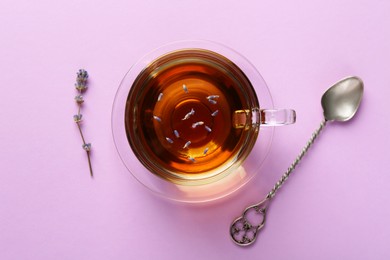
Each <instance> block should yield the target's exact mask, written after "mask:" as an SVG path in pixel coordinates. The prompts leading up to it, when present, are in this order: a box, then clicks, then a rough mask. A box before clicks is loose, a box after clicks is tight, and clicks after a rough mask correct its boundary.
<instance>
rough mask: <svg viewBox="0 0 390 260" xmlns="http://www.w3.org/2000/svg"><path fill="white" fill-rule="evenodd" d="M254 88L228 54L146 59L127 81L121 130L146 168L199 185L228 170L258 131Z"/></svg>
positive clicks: (182, 53) (199, 52) (186, 52)
mask: <svg viewBox="0 0 390 260" xmlns="http://www.w3.org/2000/svg"><path fill="white" fill-rule="evenodd" d="M259 111H260V109H259V103H258V99H257V96H256V92H255V90H254V88H253V86H252V84H251V82H250V81H249V79H248V77H247V76H246V75H245V74H244V72H243V71H242V70H241V69H240V68H239V67H238V66H237V65H236V64H235V63H233V62H232V61H230V60H229V59H228V58H226V57H224V56H223V55H221V54H218V53H216V52H213V51H210V50H205V49H196V48H194V49H182V50H177V51H172V52H169V53H167V54H164V55H162V56H160V57H158V58H157V59H155V60H153V61H152V62H151V63H149V64H148V65H147V66H146V67H145V68H144V69H143V70H142V71H141V72H140V73H139V75H138V76H137V77H136V79H135V80H134V83H133V84H132V86H131V89H130V91H129V94H128V96H127V100H126V107H125V131H126V136H127V140H128V142H129V144H130V146H131V149H132V151H133V152H134V155H135V156H136V157H137V158H138V160H139V161H140V162H141V163H142V164H143V166H144V167H146V168H147V169H148V170H149V171H150V172H151V173H153V174H155V175H156V176H158V177H161V178H163V179H165V180H167V181H169V182H172V183H175V184H179V185H204V184H209V183H213V182H215V181H218V180H219V179H221V178H223V177H225V176H227V175H228V174H230V173H231V172H232V171H234V170H235V169H236V168H237V167H238V166H240V165H241V163H242V162H243V161H244V160H245V159H246V158H247V156H248V155H249V153H250V152H251V150H252V148H253V146H254V144H255V143H256V139H257V137H258V133H259V130H260V123H261V119H262V117H261V113H260V112H259Z"/></svg>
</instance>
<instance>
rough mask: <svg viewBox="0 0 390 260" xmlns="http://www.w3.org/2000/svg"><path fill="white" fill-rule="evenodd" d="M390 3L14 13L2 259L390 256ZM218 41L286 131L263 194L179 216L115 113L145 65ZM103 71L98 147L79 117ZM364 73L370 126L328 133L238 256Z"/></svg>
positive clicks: (1, 139) (4, 117)
mask: <svg viewBox="0 0 390 260" xmlns="http://www.w3.org/2000/svg"><path fill="white" fill-rule="evenodd" d="M389 13H390V2H389V1H379V0H377V1H369V0H367V1H363V0H359V1H357V0H350V1H319V0H318V1H317V0H315V1H312V0H310V1H309V0H307V1H304V0H299V1H285V2H283V3H281V2H279V1H236V0H234V1H230V0H229V1H226V0H218V1H210V0H207V1H206V0H196V1H195V0H194V1H123V0H122V1H111V2H109V1H106V2H104V1H71V0H66V1H65V0H62V1H44V0H38V1H8V0H2V1H1V2H0V71H1V74H0V75H1V76H0V87H1V90H2V93H1V101H0V119H1V126H0V144H1V146H0V147H1V148H0V149H1V153H0V259H2V260H8V259H163V258H165V259H259V258H262V259H389V258H390V249H389V243H390V225H389V217H390V209H389V205H390V203H389V202H390V201H389V198H390V189H389V183H390V174H389V173H390V172H389V169H390V158H389V147H390V138H389V137H388V133H389V130H390V123H389V115H388V113H389V112H388V111H387V110H386V107H387V106H386V105H387V104H388V102H389V101H388V100H389V98H390V86H389V80H388V75H389V71H390V70H389V69H390V29H389V24H390V18H389V17H390V16H389ZM183 39H208V40H214V41H217V42H221V43H224V44H226V45H228V46H230V47H232V48H233V49H235V50H237V51H238V52H240V53H242V54H243V55H244V56H246V57H247V58H248V59H249V60H250V61H251V62H252V63H253V64H254V65H255V66H256V67H257V68H258V69H259V71H260V72H261V73H262V75H263V76H264V78H265V80H266V81H267V83H268V86H269V88H270V89H271V92H272V94H273V98H274V103H275V106H276V107H292V108H295V109H296V111H297V114H298V121H297V123H296V124H295V125H293V126H289V127H283V128H278V129H276V131H275V137H274V143H273V146H272V148H271V151H270V154H269V156H268V158H267V160H266V162H265V164H264V166H263V168H262V169H261V174H259V175H258V176H257V177H256V178H255V179H254V181H253V182H251V183H250V184H249V185H248V186H246V187H245V188H244V189H243V190H242V191H241V192H239V193H237V194H235V195H234V196H232V197H229V198H227V199H225V200H223V201H219V202H216V203H214V204H212V205H201V206H189V205H178V204H174V203H170V202H168V201H165V200H162V199H160V198H158V197H155V196H154V195H153V194H150V193H149V192H147V190H146V189H145V188H144V187H142V185H140V184H139V183H138V182H137V181H136V180H135V179H134V178H133V177H132V176H131V175H130V173H128V171H127V170H126V168H125V167H124V165H123V164H122V162H121V160H120V158H119V156H118V155H117V152H116V150H115V146H114V143H113V139H112V136H111V126H110V119H111V115H110V113H111V106H112V102H113V99H114V95H115V92H116V89H117V87H118V85H119V83H120V81H121V79H122V78H123V76H124V74H125V73H126V72H127V70H128V69H129V68H130V66H131V65H132V64H133V63H134V62H136V60H138V59H139V58H140V57H141V56H142V55H143V54H145V53H147V52H149V51H150V50H152V49H154V48H156V47H158V46H160V45H162V44H165V43H167V42H171V41H175V40H183ZM79 68H85V69H87V70H88V72H89V73H90V76H91V78H90V88H89V89H88V92H87V93H86V94H85V99H86V103H85V107H84V113H83V114H84V118H85V124H84V128H85V135H86V138H87V140H88V141H90V142H92V146H93V156H92V164H93V167H94V171H95V177H94V178H93V179H91V178H90V177H89V173H88V168H87V160H86V155H85V152H84V151H83V150H82V149H81V148H80V145H81V140H80V136H79V134H78V131H77V128H76V126H75V124H74V123H73V119H72V116H73V114H74V113H75V111H76V105H75V104H74V102H73V97H74V95H75V90H74V88H73V84H74V80H75V73H76V71H77V70H78V69H79ZM348 75H358V76H360V77H361V78H362V79H363V80H364V82H365V94H364V98H363V102H362V106H361V109H360V110H359V112H358V113H357V115H356V117H355V118H354V119H353V120H352V121H350V122H348V123H346V124H338V123H332V124H329V125H328V126H327V128H326V129H325V131H324V132H323V134H322V135H321V137H320V138H319V140H318V142H316V144H315V145H314V146H313V147H312V150H311V151H310V153H309V154H308V156H307V157H306V158H305V159H304V161H303V162H302V163H301V164H300V165H299V166H298V167H297V169H296V171H295V173H294V174H293V176H292V178H291V179H289V181H288V183H287V185H286V186H285V187H284V188H283V190H282V191H281V192H280V193H279V195H278V196H277V197H276V198H275V200H274V203H273V205H272V207H271V208H270V211H269V218H268V222H267V225H266V227H265V228H264V230H263V233H262V234H261V235H260V237H259V239H258V241H257V242H256V244H255V245H254V246H252V247H250V248H239V247H237V246H235V245H234V244H233V243H232V242H231V241H230V238H229V236H228V227H229V224H230V222H231V221H232V220H233V219H234V218H235V217H236V216H237V215H239V214H240V213H241V211H242V209H243V208H244V207H245V206H247V205H249V204H251V203H254V202H257V201H258V200H259V199H261V198H262V197H263V196H264V195H265V194H266V193H267V192H268V190H269V189H270V188H271V187H272V186H273V184H274V182H275V181H276V180H277V179H278V178H279V177H280V175H281V174H282V173H283V172H284V171H285V169H286V168H287V167H288V165H289V164H290V163H291V162H292V161H293V159H294V158H295V156H296V155H297V154H298V153H299V151H300V149H301V148H302V147H303V146H304V144H305V143H306V141H307V140H308V138H309V137H310V135H311V133H312V132H313V131H314V130H315V129H316V127H317V126H318V125H319V123H320V121H321V119H322V110H321V106H320V98H321V95H322V93H323V92H324V91H325V90H326V89H327V88H328V86H329V85H330V84H332V83H334V82H335V81H337V80H339V79H340V78H342V77H345V76H348Z"/></svg>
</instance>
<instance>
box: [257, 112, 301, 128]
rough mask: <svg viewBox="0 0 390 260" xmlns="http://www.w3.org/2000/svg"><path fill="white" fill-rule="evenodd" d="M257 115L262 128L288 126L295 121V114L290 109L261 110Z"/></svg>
mask: <svg viewBox="0 0 390 260" xmlns="http://www.w3.org/2000/svg"><path fill="white" fill-rule="evenodd" d="M259 113H260V124H261V125H262V126H280V125H290V124H294V123H295V121H296V113H295V110H292V109H261V110H260V112H259Z"/></svg>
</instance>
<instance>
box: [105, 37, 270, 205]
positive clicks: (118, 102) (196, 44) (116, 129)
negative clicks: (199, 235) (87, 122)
mask: <svg viewBox="0 0 390 260" xmlns="http://www.w3.org/2000/svg"><path fill="white" fill-rule="evenodd" d="M184 49H204V50H209V51H213V52H216V53H217V54H221V55H223V56H224V57H226V58H227V59H228V60H230V61H232V62H233V63H234V64H236V65H237V66H238V67H239V68H240V69H241V70H242V71H243V73H244V74H245V75H246V76H247V77H248V78H249V80H250V82H251V83H252V85H253V87H254V88H255V92H256V93H257V96H258V100H259V103H260V106H261V107H262V108H263V106H262V104H264V103H266V104H265V107H266V108H267V109H272V108H273V101H272V97H271V94H270V92H269V89H268V87H267V85H266V83H265V81H264V79H263V78H262V76H261V74H260V73H259V72H258V71H257V70H256V68H255V67H254V66H253V65H252V64H251V63H250V62H249V61H248V60H247V59H246V58H245V57H244V56H242V55H241V54H239V53H238V52H236V51H235V50H233V49H231V48H229V47H227V46H225V45H223V44H220V43H216V42H212V41H204V40H186V41H177V42H173V43H168V44H165V45H163V46H161V47H159V48H156V49H155V50H153V51H151V52H149V53H147V54H146V55H144V56H143V57H142V58H141V59H139V60H138V61H137V62H136V63H135V64H134V65H133V66H131V68H130V69H129V71H128V72H127V73H126V75H125V76H124V78H123V79H122V81H121V83H120V85H119V87H118V90H117V93H116V95H115V99H114V103H113V107H112V115H111V126H112V134H113V139H114V144H115V147H116V149H117V152H118V154H119V156H120V158H121V160H122V162H123V163H124V165H125V166H126V168H127V170H128V171H130V173H131V174H132V175H133V176H134V177H135V178H136V179H137V180H138V181H139V182H140V183H141V184H142V185H144V186H145V187H146V188H148V189H149V190H150V191H152V192H153V193H155V194H157V195H159V196H162V197H164V198H168V199H171V200H175V201H181V202H191V203H197V202H206V201H213V200H216V199H219V198H223V197H226V196H227V195H229V194H232V193H234V192H235V191H237V190H238V189H240V188H242V187H243V186H244V185H245V184H247V183H248V182H249V181H250V180H251V179H252V178H253V177H254V176H255V175H256V174H257V173H258V172H259V171H260V167H261V165H262V163H263V161H264V160H265V158H266V157H267V155H268V152H269V149H270V146H271V143H272V139H273V133H274V127H266V128H262V127H261V126H260V128H261V130H260V133H259V139H260V140H259V139H258V140H257V141H256V144H255V146H254V147H253V149H252V152H251V153H250V155H249V156H248V157H251V154H252V153H253V150H255V149H257V150H259V149H260V150H261V153H260V152H259V151H257V155H259V158H252V160H251V164H254V165H256V166H252V167H249V168H254V167H255V168H254V169H249V168H248V167H247V165H245V164H248V163H246V161H247V160H248V158H247V160H245V161H244V162H243V164H242V166H240V167H239V169H237V171H241V173H240V174H234V175H239V176H241V177H239V178H237V180H233V181H231V182H232V183H233V184H226V182H227V181H226V180H225V179H226V178H227V177H229V176H227V177H224V178H223V179H221V180H218V181H216V182H213V183H210V184H205V185H189V186H187V185H185V187H184V186H182V185H180V184H177V183H171V182H168V181H167V180H165V179H162V178H160V177H158V176H156V175H155V174H153V173H151V172H149V170H147V169H146V168H145V167H144V166H143V165H142V163H141V162H139V160H138V159H137V158H136V156H135V154H134V152H133V150H132V149H131V147H130V145H129V143H128V142H127V137H126V133H125V131H124V128H125V127H124V124H125V123H124V112H123V111H124V110H125V103H126V99H127V95H128V94H129V91H130V89H131V87H132V83H133V82H134V80H135V79H136V77H137V76H138V75H139V74H140V73H141V71H142V70H143V69H144V68H146V67H147V66H148V65H149V64H150V63H151V62H153V61H154V60H156V59H157V58H159V57H161V56H163V55H165V54H167V53H170V52H174V51H178V50H184ZM259 92H260V93H261V94H260V95H259ZM124 137H126V138H124ZM256 146H258V147H257V148H256ZM252 157H254V156H252ZM254 161H255V162H256V163H255V162H254ZM248 169H249V172H248ZM230 175H232V174H230ZM224 185H225V187H223V186H224ZM216 187H218V188H219V189H218V191H216V192H210V191H208V192H206V191H207V190H213V189H215V188H216Z"/></svg>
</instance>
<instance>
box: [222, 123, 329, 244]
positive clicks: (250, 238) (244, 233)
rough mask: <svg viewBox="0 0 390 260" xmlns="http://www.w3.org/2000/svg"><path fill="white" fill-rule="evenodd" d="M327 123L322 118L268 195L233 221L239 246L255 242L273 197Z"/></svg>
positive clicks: (232, 226)
mask: <svg viewBox="0 0 390 260" xmlns="http://www.w3.org/2000/svg"><path fill="white" fill-rule="evenodd" d="M326 123H327V121H326V119H324V120H322V122H321V124H320V127H319V128H318V129H317V130H316V131H314V133H313V134H312V136H311V138H310V139H309V141H308V142H307V143H306V145H305V147H304V148H303V149H302V151H301V152H300V154H299V155H298V156H297V158H296V159H295V160H294V162H293V163H292V164H291V165H290V167H288V169H287V171H286V172H285V173H284V174H283V175H282V177H281V178H280V179H279V181H277V182H276V183H275V185H274V187H273V188H272V189H271V191H270V192H268V194H267V196H266V197H265V198H264V199H263V200H262V201H260V202H259V203H257V204H254V205H252V206H249V207H247V208H246V209H245V210H244V212H243V213H242V215H241V216H240V217H238V218H237V219H236V220H234V221H233V223H232V224H231V225H230V236H231V238H232V239H233V241H234V243H236V244H237V245H239V246H249V245H250V244H252V243H253V242H255V240H256V238H257V235H258V233H259V231H260V229H262V228H263V227H264V225H265V220H266V213H267V209H268V206H269V204H270V202H271V199H272V198H273V197H274V196H275V194H276V192H277V191H278V190H279V189H280V188H281V187H282V185H283V184H284V183H285V182H286V180H287V179H288V177H289V176H290V174H291V173H292V171H293V170H294V169H295V167H296V166H297V165H298V163H299V162H300V161H301V160H302V158H303V156H305V154H306V153H307V151H308V150H309V148H310V147H311V145H312V144H313V143H314V141H315V140H316V138H317V137H318V135H319V134H320V133H321V131H322V129H323V128H324V127H325V125H326ZM252 211H253V212H254V213H255V215H256V216H257V217H259V218H260V219H259V220H258V221H256V224H253V223H251V221H250V220H249V217H248V215H249V214H250V212H252Z"/></svg>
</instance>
